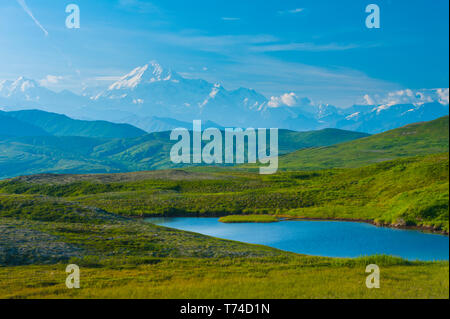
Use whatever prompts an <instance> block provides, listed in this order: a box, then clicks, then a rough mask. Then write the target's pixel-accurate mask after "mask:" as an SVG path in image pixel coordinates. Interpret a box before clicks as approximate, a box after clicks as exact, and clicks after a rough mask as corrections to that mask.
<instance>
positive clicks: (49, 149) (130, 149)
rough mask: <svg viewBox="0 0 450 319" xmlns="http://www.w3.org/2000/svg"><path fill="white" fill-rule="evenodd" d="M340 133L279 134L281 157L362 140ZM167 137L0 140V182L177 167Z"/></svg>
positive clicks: (164, 134) (281, 132)
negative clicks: (43, 175) (34, 176)
mask: <svg viewBox="0 0 450 319" xmlns="http://www.w3.org/2000/svg"><path fill="white" fill-rule="evenodd" d="M365 136H367V134H364V133H358V132H349V131H342V130H328V129H327V130H322V131H313V132H292V131H286V130H281V131H280V132H279V147H280V153H281V154H286V153H288V152H292V151H294V150H298V149H301V148H305V147H312V146H323V145H330V144H332V143H336V142H343V141H348V140H352V139H357V138H361V137H365ZM174 143H175V141H170V134H169V132H160V133H151V134H146V135H143V136H139V137H135V138H125V139H111V138H89V137H73V136H72V137H70V136H36V137H0V178H7V177H12V176H18V175H27V174H39V173H64V174H77V173H112V172H130V171H140V170H154V169H168V168H176V167H181V165H176V164H173V163H172V162H171V161H170V149H171V147H172V145H173V144H174Z"/></svg>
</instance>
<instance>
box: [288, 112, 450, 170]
mask: <svg viewBox="0 0 450 319" xmlns="http://www.w3.org/2000/svg"><path fill="white" fill-rule="evenodd" d="M448 122H449V117H448V116H444V117H442V118H439V119H437V120H433V121H430V122H421V123H415V124H410V125H406V126H404V127H401V128H398V129H394V130H390V131H387V132H384V133H380V134H376V135H372V136H369V137H365V138H361V139H358V140H355V141H350V142H345V143H341V144H335V145H331V146H326V147H318V148H310V149H304V150H299V151H296V152H293V153H290V154H287V155H285V156H282V157H280V161H279V167H280V169H281V170H310V169H327V168H348V167H360V166H364V165H368V164H371V163H378V162H383V161H388V160H393V159H396V158H401V157H407V156H417V155H427V154H434V153H442V152H448V149H449V136H448V132H449V123H448Z"/></svg>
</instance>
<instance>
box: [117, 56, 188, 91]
mask: <svg viewBox="0 0 450 319" xmlns="http://www.w3.org/2000/svg"><path fill="white" fill-rule="evenodd" d="M180 79H181V77H180V76H179V75H178V74H177V73H176V72H173V71H172V70H171V69H165V68H164V67H162V66H161V64H159V63H158V62H157V61H154V60H153V61H150V62H149V63H147V64H145V65H143V66H138V67H137V68H135V69H133V70H132V71H131V72H130V73H128V74H126V75H125V76H123V77H122V78H121V79H120V80H119V81H117V82H115V83H113V84H112V85H111V86H110V87H109V90H120V89H134V88H136V87H137V86H138V85H140V84H143V83H154V82H161V81H173V82H179V80H180Z"/></svg>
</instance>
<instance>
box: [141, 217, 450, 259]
mask: <svg viewBox="0 0 450 319" xmlns="http://www.w3.org/2000/svg"><path fill="white" fill-rule="evenodd" d="M146 221H148V222H151V223H154V224H157V225H161V226H166V227H171V228H176V229H181V230H187V231H192V232H196V233H200V234H204V235H209V236H213V237H219V238H224V239H231V240H236V241H241V242H246V243H252V244H261V245H266V246H270V247H275V248H278V249H282V250H286V251H292V252H295V253H299V254H307V255H316V256H329V257H359V256H368V255H374V254H386V255H392V256H398V257H402V258H405V259H409V260H448V255H449V238H448V236H444V235H436V234H427V233H423V232H420V231H414V230H400V229H391V228H384V227H376V226H373V225H370V224H366V223H353V222H342V221H300V220H296V221H281V222H278V223H264V224H263V223H234V224H225V223H221V222H219V221H218V218H202V217H198V218H197V217H177V218H147V219H146Z"/></svg>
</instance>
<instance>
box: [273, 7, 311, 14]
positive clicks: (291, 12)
mask: <svg viewBox="0 0 450 319" xmlns="http://www.w3.org/2000/svg"><path fill="white" fill-rule="evenodd" d="M303 11H305V9H304V8H296V9H291V10H283V11H278V13H279V14H286V13H288V14H297V13H300V12H303Z"/></svg>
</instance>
